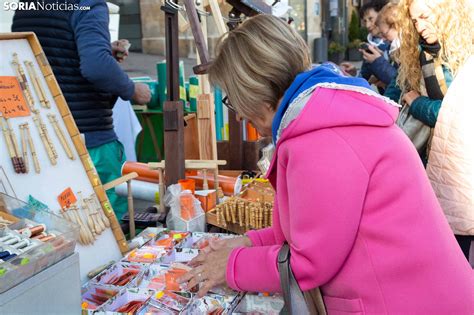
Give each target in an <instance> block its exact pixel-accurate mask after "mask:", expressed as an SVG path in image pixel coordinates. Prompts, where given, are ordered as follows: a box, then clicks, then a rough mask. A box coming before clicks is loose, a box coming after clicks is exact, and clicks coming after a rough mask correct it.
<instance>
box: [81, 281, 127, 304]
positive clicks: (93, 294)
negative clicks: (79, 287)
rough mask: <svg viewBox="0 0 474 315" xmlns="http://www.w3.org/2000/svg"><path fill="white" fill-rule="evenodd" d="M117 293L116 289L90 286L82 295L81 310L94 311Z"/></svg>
mask: <svg viewBox="0 0 474 315" xmlns="http://www.w3.org/2000/svg"><path fill="white" fill-rule="evenodd" d="M118 293H119V290H117V289H110V288H104V287H98V286H90V287H89V288H87V290H85V292H83V294H82V304H81V308H82V309H83V310H96V309H98V308H99V307H101V306H102V305H104V304H105V303H106V302H107V301H109V300H110V299H111V298H113V297H114V296H116V295H117V294H118Z"/></svg>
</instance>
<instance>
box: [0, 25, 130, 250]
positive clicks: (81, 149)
mask: <svg viewBox="0 0 474 315" xmlns="http://www.w3.org/2000/svg"><path fill="white" fill-rule="evenodd" d="M20 39H26V40H27V41H28V43H29V45H30V47H31V50H32V52H33V54H34V56H35V58H36V61H37V63H38V65H39V68H40V70H41V72H40V73H38V74H37V75H38V76H41V75H42V76H43V77H44V79H45V81H46V84H47V87H48V89H49V90H50V92H51V94H52V96H53V98H54V100H55V102H56V105H57V109H58V111H59V113H60V115H61V119H62V120H63V122H64V124H65V126H66V129H67V134H68V135H69V136H70V137H71V139H72V143H73V145H74V147H75V149H76V150H77V153H78V154H79V159H80V160H81V162H82V165H83V167H84V171H85V173H87V176H88V178H89V180H90V183H91V185H92V187H93V190H94V192H95V193H96V195H97V197H98V199H99V202H100V204H101V207H102V209H103V211H104V213H105V215H106V216H107V218H108V219H109V220H110V224H111V229H112V233H113V235H114V237H115V240H116V241H117V244H118V246H119V248H120V251H121V252H122V254H124V253H126V252H128V250H129V248H128V244H127V241H126V239H125V236H124V234H123V232H122V229H121V227H120V224H119V223H118V220H117V217H116V216H115V213H114V212H113V209H112V206H111V204H110V201H109V199H108V198H107V195H106V193H105V190H104V188H103V186H102V183H101V182H100V179H99V177H98V175H97V172H96V170H95V167H94V164H93V163H92V160H91V158H90V156H89V153H88V151H87V148H86V146H85V144H84V142H83V141H82V139H81V136H80V133H79V130H78V128H77V126H76V124H75V122H74V119H73V118H72V114H71V112H70V110H69V107H68V105H67V103H66V99H65V98H64V96H63V94H62V92H61V89H60V87H59V84H58V83H57V81H56V78H55V77H54V74H53V71H52V69H51V67H50V65H49V63H48V60H47V58H46V55H45V54H44V52H43V49H42V48H41V45H40V43H39V40H38V38H37V37H36V35H35V34H34V33H32V32H21V33H6V34H0V40H20ZM58 119H59V117H58Z"/></svg>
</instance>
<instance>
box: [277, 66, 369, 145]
mask: <svg viewBox="0 0 474 315" xmlns="http://www.w3.org/2000/svg"><path fill="white" fill-rule="evenodd" d="M318 83H337V84H346V85H354V86H360V87H365V88H368V89H370V85H369V83H368V82H367V81H366V80H365V79H362V78H354V77H347V76H345V75H344V74H343V73H342V72H341V70H340V69H339V68H338V67H337V66H336V65H334V64H333V63H323V64H322V65H320V66H316V67H315V68H313V69H311V70H309V71H306V72H302V73H300V74H298V75H297V76H296V78H295V80H294V81H293V83H291V85H290V87H289V88H288V89H287V90H286V91H285V94H284V95H283V98H282V100H281V103H280V105H279V106H278V108H277V111H276V113H275V117H274V118H273V122H272V138H273V143H276V136H277V132H278V128H279V127H280V124H281V120H282V119H283V115H284V114H285V112H286V110H287V109H288V106H289V105H290V104H291V102H292V101H293V100H294V99H295V98H296V97H297V96H298V95H299V94H301V93H302V92H303V91H305V90H307V89H309V88H310V87H312V86H314V85H316V84H318Z"/></svg>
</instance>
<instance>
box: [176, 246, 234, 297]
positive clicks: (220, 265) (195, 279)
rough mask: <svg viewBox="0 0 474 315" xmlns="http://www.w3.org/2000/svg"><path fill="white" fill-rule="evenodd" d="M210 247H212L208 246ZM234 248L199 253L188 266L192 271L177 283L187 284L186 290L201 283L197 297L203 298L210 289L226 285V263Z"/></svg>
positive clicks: (214, 249) (221, 248)
mask: <svg viewBox="0 0 474 315" xmlns="http://www.w3.org/2000/svg"><path fill="white" fill-rule="evenodd" d="M220 246H221V245H220ZM210 247H212V246H210ZM233 249H234V248H231V247H228V246H221V247H220V248H216V247H213V248H212V250H211V251H209V252H207V253H206V252H201V253H200V254H199V255H198V256H197V257H195V258H194V259H193V260H192V261H191V262H190V263H189V265H191V266H192V267H194V268H193V270H191V271H190V272H188V273H186V274H185V275H184V276H182V277H180V278H179V279H178V282H179V283H185V282H187V287H188V289H191V288H193V287H195V286H196V285H198V284H199V283H202V286H201V288H200V289H199V292H198V297H200V298H201V297H203V296H204V295H205V294H206V293H207V292H208V291H209V290H210V289H212V288H214V287H216V286H218V285H221V284H225V283H226V270H227V262H228V261H229V256H230V253H231V252H232V250H233Z"/></svg>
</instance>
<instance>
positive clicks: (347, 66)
mask: <svg viewBox="0 0 474 315" xmlns="http://www.w3.org/2000/svg"><path fill="white" fill-rule="evenodd" d="M339 68H341V70H342V72H344V73H345V74H347V75H349V76H353V77H355V76H356V75H357V68H356V67H355V66H354V65H353V64H352V63H350V62H341V64H340V65H339Z"/></svg>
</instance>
